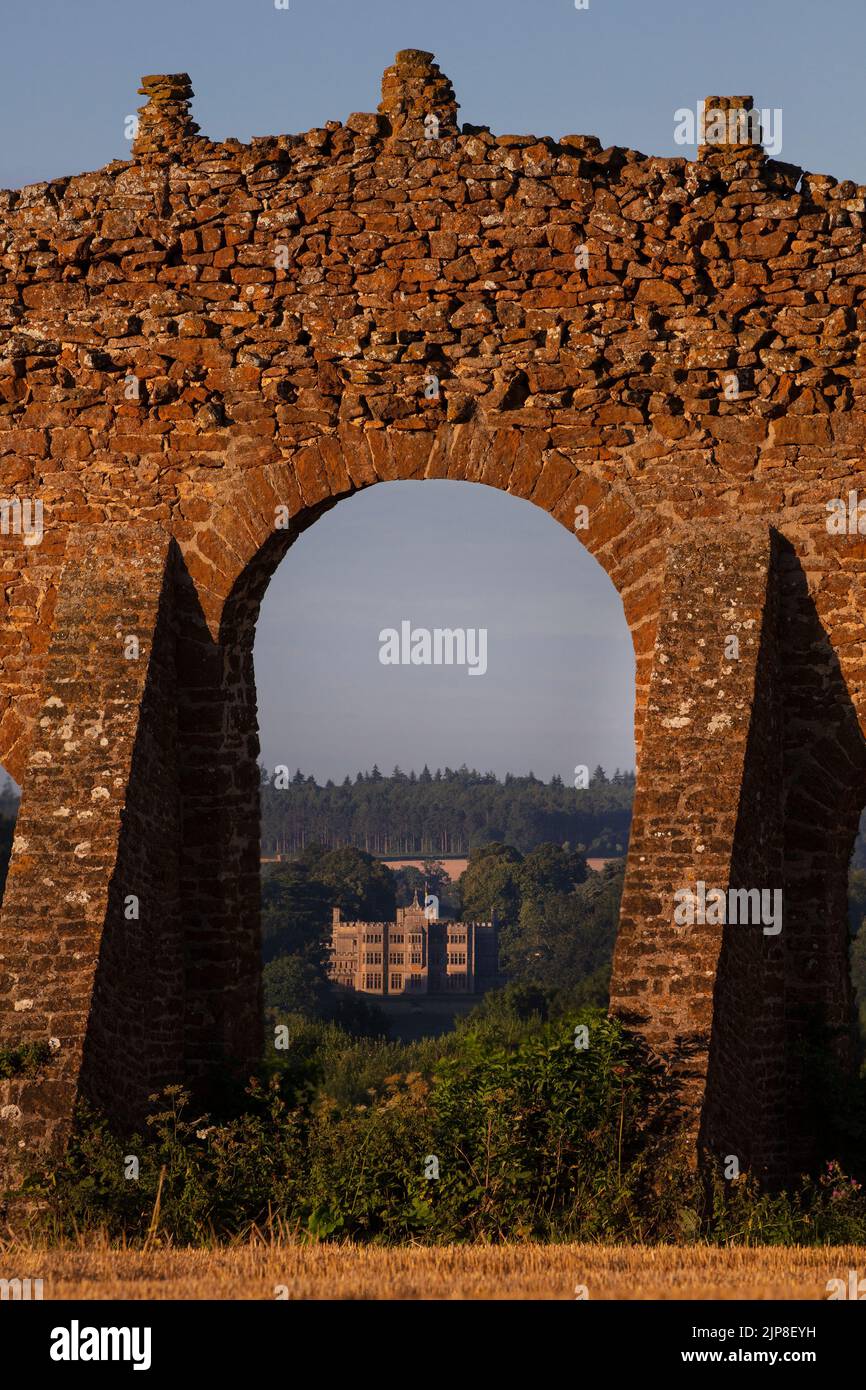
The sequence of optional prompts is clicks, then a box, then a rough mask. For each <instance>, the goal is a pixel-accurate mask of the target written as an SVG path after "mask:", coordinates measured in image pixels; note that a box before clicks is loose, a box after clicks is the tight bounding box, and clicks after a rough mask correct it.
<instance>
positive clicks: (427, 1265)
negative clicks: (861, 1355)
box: [0, 1245, 866, 1321]
mask: <svg viewBox="0 0 866 1390" xmlns="http://www.w3.org/2000/svg"><path fill="white" fill-rule="evenodd" d="M25 1266H26V1269H27V1270H28V1271H29V1272H30V1274H31V1277H33V1278H37V1277H41V1278H42V1280H43V1296H44V1298H46V1299H68V1298H84V1299H89V1298H94V1299H97V1298H129V1299H154V1298H178V1299H190V1298H225V1299H239V1298H255V1299H273V1298H285V1297H288V1298H302V1299H306V1298H321V1299H333V1298H348V1299H361V1298H383V1299H384V1298H389V1299H394V1298H411V1299H429V1298H436V1299H472V1298H488V1299H489V1298H494V1299H523V1298H544V1299H575V1298H577V1297H579V1296H580V1297H582V1296H583V1295H582V1294H581V1293H580V1289H581V1287H585V1289H586V1296H587V1297H589V1298H590V1299H593V1298H595V1299H644V1298H648V1299H653V1298H664V1299H690V1298H700V1299H739V1298H742V1299H775V1298H785V1299H825V1298H827V1295H828V1288H827V1286H828V1282H829V1281H830V1280H832V1279H840V1280H842V1281H844V1283H845V1285H846V1288H847V1284H848V1281H849V1272H850V1271H851V1270H852V1269H853V1270H858V1271H861V1272H862V1271H863V1270H864V1269H866V1249H864V1248H863V1247H858V1246H839V1247H835V1248H826V1249H822V1250H816V1249H804V1248H796V1247H795V1248H790V1247H789V1248H780V1247H778V1246H768V1247H763V1248H758V1249H744V1248H740V1249H736V1250H725V1249H718V1248H711V1247H705V1246H693V1245H692V1246H679V1247H677V1246H658V1247H653V1248H642V1249H639V1248H635V1247H633V1246H618V1247H617V1246H614V1247H604V1246H598V1245H521V1246H510V1247H498V1246H486V1247H484V1248H479V1247H477V1246H474V1247H473V1246H444V1247H419V1246H413V1247H402V1248H394V1249H383V1248H372V1247H369V1246H366V1247H364V1246H326V1245H318V1246H309V1245H307V1246H290V1245H286V1246H248V1247H241V1248H236V1249H228V1248H221V1249H216V1250H160V1251H152V1252H150V1253H147V1254H141V1253H140V1252H137V1251H133V1250H125V1251H110V1250H100V1251H93V1250H92V1251H87V1250H84V1251H71V1250H70V1251H60V1250H46V1251H41V1250H39V1251H37V1250H33V1249H28V1250H26V1251H25V1250H12V1251H7V1252H6V1253H5V1254H4V1255H2V1256H0V1277H2V1271H3V1270H4V1269H7V1268H12V1267H14V1268H15V1269H16V1270H22V1269H24V1268H25ZM19 1277H20V1276H19ZM858 1277H859V1276H858ZM802 1321H805V1319H803V1320H802Z"/></svg>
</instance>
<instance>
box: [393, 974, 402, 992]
mask: <svg viewBox="0 0 866 1390" xmlns="http://www.w3.org/2000/svg"><path fill="white" fill-rule="evenodd" d="M391 988H392V989H402V988H403V976H402V975H392V976H391Z"/></svg>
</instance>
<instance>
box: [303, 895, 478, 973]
mask: <svg viewBox="0 0 866 1390" xmlns="http://www.w3.org/2000/svg"><path fill="white" fill-rule="evenodd" d="M496 935H497V933H496V927H495V926H494V924H493V923H492V922H440V921H439V918H438V915H437V914H436V911H435V909H431V908H426V909H425V908H423V907H421V906H420V905H419V903H418V897H417V894H416V896H415V901H414V902H413V904H412V906H411V907H398V908H397V920H396V922H344V921H343V919H342V916H341V914H340V909H339V908H338V907H335V908H334V917H333V923H332V926H331V960H330V965H329V974H330V977H331V979H332V980H333V981H334V982H335V984H339V985H345V986H347V987H348V988H349V989H355V990H358V991H360V992H361V993H363V994H379V995H389V996H394V995H402V996H406V995H419V994H483V993H484V991H485V990H486V989H490V988H491V986H493V985H494V984H496V982H497V976H498V970H499V955H498V950H497V943H496Z"/></svg>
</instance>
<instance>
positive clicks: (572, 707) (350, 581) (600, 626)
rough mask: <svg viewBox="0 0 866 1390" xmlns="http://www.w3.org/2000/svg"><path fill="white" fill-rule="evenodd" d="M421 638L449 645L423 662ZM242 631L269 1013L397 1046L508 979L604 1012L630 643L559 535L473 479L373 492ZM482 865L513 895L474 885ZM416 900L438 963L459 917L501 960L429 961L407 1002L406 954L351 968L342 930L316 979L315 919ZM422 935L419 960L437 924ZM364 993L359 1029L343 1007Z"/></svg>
mask: <svg viewBox="0 0 866 1390" xmlns="http://www.w3.org/2000/svg"><path fill="white" fill-rule="evenodd" d="M437 631H439V632H443V631H444V632H447V633H449V634H465V644H463V643H460V644H457V643H455V648H454V650H453V651H449V650H442V651H440V652H439V654H438V655H439V657H440V658H441V659H438V660H437V651H436V647H435V641H434V640H433V639H434V637H435V633H436V632H437ZM255 633H256V637H255V681H256V688H257V704H258V723H259V726H260V734H259V739H260V745H261V753H260V757H261V763H262V770H263V773H262V783H263V785H262V792H261V795H262V842H261V844H262V860H263V863H262V871H263V931H264V960H265V1001H264V1002H265V1011H266V1017H267V1018H268V1020H269V1022H270V1023H271V1024H274V1023H275V1022H276V1021H277V1020H278V1019H279V1018H280V1017H283V1016H285V1015H286V1014H288V1013H292V1012H298V1013H305V1014H308V1015H312V1014H315V1013H316V1011H317V1010H318V1011H319V1012H320V1013H321V1014H323V1015H324V1016H332V1015H333V1014H334V1012H335V1011H336V1013H337V1016H338V1017H339V1018H341V1019H343V1020H348V1022H349V1024H350V1026H351V1025H353V1024H355V1025H365V1026H373V1024H374V1023H377V1024H378V1026H380V1027H381V1026H382V1022H383V1019H384V1021H385V1024H386V1025H387V1028H388V1031H389V1032H390V1034H391V1035H392V1036H395V1037H401V1036H407V1035H409V1036H411V1035H412V1033H411V1030H412V1029H413V1028H414V1031H415V1032H416V1033H417V1032H418V1031H419V1030H421V1031H424V1030H428V1031H441V1028H442V1026H443V1020H444V1023H445V1024H447V1025H450V1024H451V1023H453V1021H454V1018H455V1017H459V1016H461V1015H462V1014H465V1013H466V1012H468V1011H469V1010H471V1009H472V1008H474V1007H476V1006H477V1005H478V1003H479V1002H480V999H481V997H482V995H484V994H486V993H487V992H488V991H489V990H493V989H495V988H500V989H501V988H502V987H503V986H504V985H505V984H506V982H510V983H511V984H517V983H520V984H522V985H523V986H526V987H527V988H529V987H530V986H531V987H534V988H536V989H537V990H539V991H540V990H542V989H543V987H544V986H545V985H547V986H549V987H551V992H552V982H553V979H554V977H556V978H557V980H558V982H559V984H560V985H562V984H563V981H564V977H565V975H567V976H568V979H569V981H570V983H571V984H572V985H574V986H579V985H580V984H581V983H582V982H583V981H589V977H591V976H594V977H595V978H594V982H593V984H592V986H590V985H589V984H588V985H587V989H589V990H590V992H591V991H592V990H594V994H593V997H594V998H596V999H598V1001H599V1002H602V1001H604V1002H606V992H605V991H606V982H607V972H608V970H609V962H610V954H611V950H612V944H613V943H612V937H613V932H614V931H615V919H616V917H617V914H618V902H619V893H620V891H621V884H622V873H623V869H624V858H625V852H626V849H627V843H628V825H629V818H630V808H631V798H632V792H633V777H634V774H633V768H634V649H633V644H632V640H631V634H630V632H629V628H628V625H627V623H626V621H625V617H624V613H623V607H622V602H621V599H620V597H619V595H618V594H617V592H616V590H615V589H614V587H613V585H612V583H611V581H610V579H609V577H608V576H607V575H606V574H605V573H604V571H603V570H602V568H601V566H600V565H599V564H598V563H597V562H596V561H595V560H594V559H593V558H592V556H591V555H590V554H589V552H588V551H587V550H586V549H584V547H583V546H581V545H579V544H578V545H576V544H575V536H574V535H569V534H568V532H567V531H566V530H565V529H563V528H562V527H559V526H556V525H555V524H554V522H553V521H552V519H551V518H550V517H549V516H545V515H544V513H543V511H542V510H541V509H539V508H537V507H532V506H529V505H527V504H526V503H525V502H524V501H522V500H521V499H517V498H514V497H510V496H508V495H507V494H505V493H503V492H500V491H497V490H495V489H492V488H489V487H483V486H476V487H473V488H468V489H467V488H465V487H463V486H462V485H460V484H458V483H456V482H449V481H445V480H432V481H429V480H428V481H426V482H425V483H424V485H423V486H422V485H421V484H420V483H417V482H408V481H407V482H394V483H393V484H391V485H389V486H388V487H385V488H378V487H377V488H373V489H368V490H366V491H364V492H361V493H358V494H356V495H354V496H353V497H351V498H350V499H348V500H346V501H345V502H343V503H342V504H341V505H340V506H338V507H336V508H334V509H333V510H331V511H329V513H328V514H327V515H326V516H323V517H322V519H321V520H320V521H319V523H318V525H316V526H315V527H312V528H311V529H310V530H308V531H306V532H305V533H304V534H303V535H302V536H301V537H300V538H299V539H298V540H297V542H296V543H295V545H294V546H293V548H292V550H291V553H290V554H289V555H288V556H287V558H286V559H285V562H284V563H283V564H282V565H280V566H279V568H276V567H275V568H274V572H273V578H272V579H270V582H269V587H268V588H267V592H266V595H265V596H264V599H263V602H262V608H261V616H260V617H259V619H258V623H257V626H256V629H255ZM428 633H429V634H430V635H431V641H430V644H429V649H428V647H427V645H426V644H425V640H424V636H425V634H428ZM481 634H483V641H482V640H481ZM413 639H414V642H413ZM407 643H408V644H409V645H406V644H407ZM463 657H465V659H462V658H463ZM392 769H393V771H392ZM491 846H493V848H492V849H491V848H490V847H491ZM551 846H554V847H555V849H556V854H553V853H552V851H551V850H550V847H551ZM543 847H547V848H543ZM569 854H572V855H574V856H575V857H576V859H579V860H580V861H581V868H580V869H579V870H578V871H577V874H578V876H581V875H582V874H583V873H584V872H585V870H584V869H583V868H582V864H583V862H584V861H586V860H588V862H589V873H588V877H587V880H586V881H585V882H583V881H580V882H576V883H574V884H571V885H569V893H564V892H558V891H557V890H559V889H561V888H562V887H564V885H563V884H562V883H560V882H559V878H560V877H561V876H562V874H563V873H564V872H565V873H567V872H568V870H567V869H566V868H565V863H566V858H567V856H568V855H569ZM482 855H484V856H485V857H486V858H487V859H488V861H490V862H491V863H492V864H493V865H494V867H493V868H492V869H490V870H489V871H488V876H489V874H490V873H491V872H492V873H494V874H496V875H498V877H499V878H500V880H502V882H505V881H506V880H507V881H508V883H509V884H510V887H509V888H508V889H507V890H503V888H502V884H501V883H500V887H499V889H498V890H497V891H496V892H495V893H494V891H493V889H492V888H491V889H490V891H489V894H488V889H487V887H485V886H484V874H483V873H482V872H481V870H477V871H476V869H475V862H476V859H477V858H478V857H479V856H482ZM545 855H547V856H548V858H547V859H545ZM509 862H513V864H514V865H516V866H518V868H519V872H518V868H514V869H512V870H511V871H509V869H508V865H509ZM530 879H531V880H532V883H531V886H530V885H529V880H530ZM518 880H519V882H518ZM521 884H522V889H521V886H520V885H521ZM434 890H435V891H434ZM416 891H417V892H418V893H419V895H420V896H419V901H421V902H423V901H424V898H425V895H427V896H429V895H430V894H431V893H432V898H433V900H434V901H435V909H434V908H433V905H432V904H431V907H430V910H431V911H433V910H435V912H436V914H437V917H438V918H439V919H440V920H441V921H448V922H451V923H453V924H454V929H455V930H454V937H455V943H456V945H455V949H454V950H453V951H448V949H447V945H446V943H445V941H444V938H443V947H442V949H443V952H444V953H445V955H447V957H448V959H449V961H450V960H451V958H452V957H453V960H454V961H455V962H456V964H457V966H458V967H459V965H460V963H461V961H462V960H463V954H462V952H461V947H462V941H459V940H458V936H459V931H458V926H459V924H460V923H461V922H462V923H464V924H465V923H466V922H467V920H469V919H470V918H474V917H476V916H484V917H487V918H489V917H491V916H493V917H496V918H498V923H497V936H498V938H499V944H500V966H501V968H500V969H499V970H498V971H496V972H493V971H487V972H486V973H485V974H484V975H482V973H481V972H480V971H476V972H475V974H474V975H472V973H471V971H470V973H469V975H468V976H467V977H466V978H462V972H461V971H460V970H459V969H457V970H456V971H455V972H452V975H453V978H451V977H449V978H446V977H445V976H443V975H438V974H437V973H436V971H435V970H434V968H433V966H432V965H431V968H430V970H429V971H426V973H425V978H424V980H423V990H424V999H423V1007H422V1001H421V999H420V998H419V995H418V994H417V992H416V993H413V994H412V996H411V999H409V998H407V994H408V992H409V991H410V989H411V987H412V986H413V985H415V983H416V978H417V977H416V976H415V975H408V976H407V975H405V974H404V970H405V969H406V967H407V966H408V965H409V963H410V959H411V957H410V953H409V951H408V950H405V949H403V948H404V947H405V944H406V943H405V942H404V941H403V940H400V941H399V942H398V943H397V945H396V948H395V949H393V950H392V951H391V952H390V954H389V959H388V960H387V961H386V960H385V959H384V954H388V953H387V949H386V951H385V952H384V953H383V958H382V959H381V960H380V961H379V962H378V966H379V968H377V963H376V962H375V961H373V962H371V968H370V970H369V971H365V970H364V969H362V964H363V961H362V959H361V958H362V956H363V954H364V952H363V942H362V941H361V940H360V937H359V936H358V935H357V933H356V934H354V940H353V941H352V942H351V943H349V942H348V937H347V942H346V946H347V948H348V945H349V944H351V945H352V946H353V948H354V949H355V951H356V952H357V955H356V957H355V961H354V965H355V967H356V968H353V969H352V970H349V961H348V958H346V959H344V960H343V962H342V964H343V967H344V969H345V970H346V971H348V973H344V974H342V975H340V976H339V977H338V978H337V977H335V976H334V971H333V969H331V971H330V978H328V976H329V972H328V969H327V965H328V960H327V956H328V951H329V950H332V951H333V950H336V949H337V945H336V941H337V938H336V937H334V938H332V937H331V909H332V907H335V906H339V905H340V904H343V908H344V916H345V915H346V914H347V913H348V914H351V915H352V917H353V918H354V920H355V921H356V922H363V921H364V920H365V919H377V920H378V919H380V918H383V919H388V918H389V919H390V920H391V922H392V925H393V924H394V923H395V922H396V920H397V916H396V915H397V914H398V913H399V912H400V911H401V910H402V909H404V908H406V907H410V906H411V903H412V901H413V897H414V894H415V892H416ZM509 894H510V895H511V896H510V898H509ZM487 896H490V905H489V907H488V908H487V910H485V902H486V897H487ZM464 899H465V900H464ZM424 930H425V933H426V934H425V936H424V947H423V955H422V958H423V959H424V960H425V963H426V951H427V947H428V941H429V950H430V952H431V953H432V952H434V945H433V935H434V928H433V927H432V926H431V927H430V928H429V929H428V928H425V929H424ZM443 931H444V929H443ZM317 933H318V935H317ZM448 935H449V938H450V930H449V933H448ZM569 935H570V936H571V938H573V940H572V943H571V945H570V946H569V944H568V942H567V938H568V936H569ZM578 938H582V943H581V946H580V949H578V947H577V944H576V943H577V939H578ZM418 944H419V947H420V945H421V943H420V942H419V943H418ZM319 947H324V952H323V951H321V950H319ZM375 953H376V943H374V949H373V951H372V952H371V953H370V954H371V955H375ZM418 954H422V953H421V952H420V951H419V952H418ZM389 966H390V967H391V968H390V969H389ZM422 973H424V972H422ZM458 977H460V978H458ZM455 979H456V983H457V988H456V989H455V990H454V992H453V993H450V994H449V995H448V998H447V999H440V998H438V996H440V995H442V996H445V995H446V992H448V991H449V990H450V989H451V987H452V985H453V983H454V980H455ZM329 985H330V988H329ZM350 994H351V995H352V996H353V998H352V1000H350V999H349V998H348V997H347V996H348V995H350ZM335 995H336V996H337V997H336V998H335ZM434 996H435V998H434ZM458 996H459V997H458ZM539 997H541V995H540V994H539ZM362 1001H366V1002H367V1003H368V1004H374V1005H375V1010H374V1012H376V1014H377V1017H376V1018H375V1019H372V1018H371V1011H370V1010H369V1009H363V1008H358V1007H354V1008H350V1007H349V1004H350V1003H352V1004H353V1005H355V1006H357V1005H358V1004H359V1003H360V1002H362ZM407 1019H408V1020H409V1023H408V1025H407ZM407 1027H408V1028H409V1032H408V1033H407Z"/></svg>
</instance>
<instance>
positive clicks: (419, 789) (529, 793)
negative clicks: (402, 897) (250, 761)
mask: <svg viewBox="0 0 866 1390" xmlns="http://www.w3.org/2000/svg"><path fill="white" fill-rule="evenodd" d="M261 784H262V785H261V805H262V854H263V856H273V855H278V854H284V855H292V854H297V853H299V852H301V851H302V850H304V849H305V848H306V847H307V846H308V845H311V844H316V845H324V846H327V847H329V848H332V849H338V848H343V847H346V846H351V847H352V848H355V849H362V850H366V851H367V853H368V854H375V855H383V856H387V857H390V856H401V855H432V856H437V857H438V856H441V855H466V854H468V853H469V851H470V849H472V848H473V847H475V846H477V845H481V844H487V843H490V842H491V841H498V842H503V843H506V844H509V845H513V846H515V848H517V849H519V850H520V851H521V852H523V853H528V852H529V851H530V850H532V849H535V848H536V847H537V846H538V845H540V844H549V843H553V844H560V845H561V844H569V845H570V846H572V847H573V848H574V849H579V850H581V851H582V852H583V853H585V854H598V855H608V856H616V855H622V854H624V853H625V851H626V848H627V846H628V831H629V823H630V820H631V803H632V798H633V795H634V773H633V772H632V771H625V772H622V771H620V769H619V768H617V769H616V770H615V772H614V773H613V774H612V775H611V776H608V774H607V773H606V772H605V770H604V768H603V767H601V766H598V767H596V769H595V771H594V772H593V773H592V775H591V777H590V779H589V785H588V786H587V787H575V786H574V785H572V784H569V783H568V782H565V781H564V780H563V778H562V777H560V776H554V777H552V778H551V780H550V781H549V782H544V781H542V780H541V779H540V778H538V777H536V776H534V775H533V773H532V772H529V773H528V774H526V775H525V776H515V775H513V774H511V773H507V774H506V776H505V777H504V778H502V779H500V778H498V777H497V776H496V775H495V774H494V773H492V772H484V773H481V772H477V771H476V770H475V769H474V768H472V769H470V768H468V767H466V766H465V764H464V765H463V766H462V767H459V768H457V770H456V771H455V770H453V769H451V768H448V767H446V768H445V770H444V771H442V770H441V769H440V768H437V769H436V771H435V772H431V771H430V769H429V768H428V767H427V766H426V765H425V766H424V767H423V768H422V770H421V771H420V772H419V773H416V772H415V771H412V772H408V773H406V772H403V771H402V770H401V769H400V768H399V767H395V768H394V771H393V772H392V773H391V775H390V776H385V775H383V774H382V773H381V772H380V771H379V768H378V767H376V766H375V765H374V766H373V769H372V771H370V772H359V773H358V774H357V776H356V777H355V779H354V781H353V780H352V778H351V777H346V778H345V780H344V781H343V782H342V783H340V784H337V783H335V782H332V781H330V780H329V781H327V782H326V783H325V784H324V786H321V785H319V783H317V782H316V780H315V778H314V777H312V776H309V775H306V776H305V775H304V773H303V772H301V771H300V770H298V771H297V772H295V774H294V776H293V777H291V778H287V777H286V776H282V777H280V776H274V775H273V774H272V773H270V772H269V771H268V770H267V769H265V768H264V767H263V768H262V770H261Z"/></svg>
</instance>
